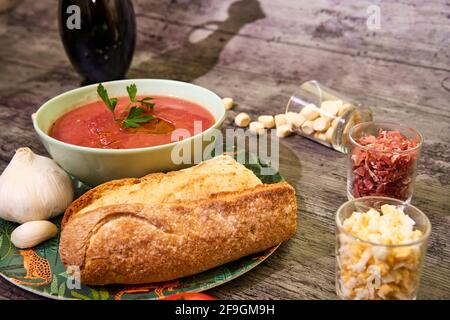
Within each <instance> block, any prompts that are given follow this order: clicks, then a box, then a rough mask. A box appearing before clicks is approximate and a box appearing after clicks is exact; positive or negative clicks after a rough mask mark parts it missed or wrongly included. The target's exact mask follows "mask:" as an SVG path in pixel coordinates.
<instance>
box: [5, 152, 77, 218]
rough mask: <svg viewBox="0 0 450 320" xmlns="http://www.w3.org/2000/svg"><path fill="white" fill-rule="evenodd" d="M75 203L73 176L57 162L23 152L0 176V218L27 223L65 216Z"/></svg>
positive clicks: (15, 156) (17, 153)
mask: <svg viewBox="0 0 450 320" xmlns="http://www.w3.org/2000/svg"><path fill="white" fill-rule="evenodd" d="M72 200H73V186H72V181H71V179H70V177H69V175H68V174H67V173H66V172H65V171H64V170H63V169H61V168H60V167H59V166H58V165H57V164H56V162H55V161H53V160H52V159H49V158H47V157H43V156H39V155H36V154H34V153H33V152H32V151H31V150H30V149H29V148H20V149H18V150H17V151H16V154H15V155H14V157H13V158H12V159H11V162H10V163H9V165H8V166H7V167H6V169H5V171H3V173H2V175H1V176H0V218H2V219H5V220H8V221H12V222H17V223H25V222H28V221H33V220H47V219H50V218H52V217H55V216H57V215H58V214H61V213H62V212H64V210H65V209H66V208H67V207H68V206H69V204H70V203H71V202H72Z"/></svg>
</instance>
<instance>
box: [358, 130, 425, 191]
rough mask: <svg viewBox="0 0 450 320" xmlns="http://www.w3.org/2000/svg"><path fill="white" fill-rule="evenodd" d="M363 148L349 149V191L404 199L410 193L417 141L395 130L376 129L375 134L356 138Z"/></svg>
mask: <svg viewBox="0 0 450 320" xmlns="http://www.w3.org/2000/svg"><path fill="white" fill-rule="evenodd" d="M356 142H357V143H358V144H359V145H361V146H363V148H361V147H359V146H356V147H354V148H353V150H352V156H351V161H352V172H353V174H352V181H351V182H352V194H353V196H354V197H355V198H358V197H363V196H372V195H377V196H387V197H392V198H397V199H401V200H407V199H408V198H409V197H410V196H411V194H412V184H413V182H414V176H415V171H416V163H417V156H418V150H411V151H408V152H404V151H407V150H410V149H413V148H414V147H416V146H417V144H418V141H416V140H414V139H408V138H406V137H405V136H404V135H402V134H401V133H400V132H399V131H388V130H380V132H379V133H378V135H377V136H373V135H368V136H363V137H361V138H359V139H356Z"/></svg>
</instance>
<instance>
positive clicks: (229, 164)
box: [61, 156, 261, 228]
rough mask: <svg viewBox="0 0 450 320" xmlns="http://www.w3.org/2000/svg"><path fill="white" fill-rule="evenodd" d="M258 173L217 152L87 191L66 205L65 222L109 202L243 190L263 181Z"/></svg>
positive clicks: (206, 195)
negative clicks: (184, 165) (190, 164)
mask: <svg viewBox="0 0 450 320" xmlns="http://www.w3.org/2000/svg"><path fill="white" fill-rule="evenodd" d="M260 184H261V181H260V180H259V179H258V177H256V176H255V175H254V173H253V172H252V171H251V170H249V169H247V168H246V167H245V166H243V165H241V164H240V163H238V162H237V161H235V160H234V159H233V158H231V157H229V156H217V157H215V158H213V159H210V160H207V161H204V162H202V163H200V164H198V165H196V166H194V167H191V168H187V169H183V170H179V171H173V172H168V173H166V174H164V173H153V174H150V175H147V176H145V177H143V178H141V179H120V180H114V181H110V182H107V183H104V184H102V185H99V186H97V187H96V188H93V189H91V190H89V191H88V192H86V193H85V194H84V195H82V196H81V197H79V198H78V199H77V200H75V201H74V202H72V204H71V205H70V206H69V207H68V208H67V209H66V212H65V214H64V218H63V220H62V222H61V225H62V227H63V228H64V227H65V225H66V223H67V222H68V221H69V220H70V219H71V218H72V217H74V216H75V215H77V214H78V213H83V212H87V211H91V210H94V209H96V208H100V207H103V206H107V205H113V204H128V203H143V204H146V203H168V202H177V201H185V200H200V199H208V198H209V197H210V196H211V195H213V194H215V193H218V192H223V191H239V190H245V189H248V188H252V187H255V186H257V185H260Z"/></svg>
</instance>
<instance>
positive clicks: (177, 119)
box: [49, 96, 215, 149]
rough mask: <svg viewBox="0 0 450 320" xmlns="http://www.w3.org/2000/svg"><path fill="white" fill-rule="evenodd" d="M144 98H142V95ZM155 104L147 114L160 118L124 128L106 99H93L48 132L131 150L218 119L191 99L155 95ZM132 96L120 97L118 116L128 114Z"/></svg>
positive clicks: (77, 141)
mask: <svg viewBox="0 0 450 320" xmlns="http://www.w3.org/2000/svg"><path fill="white" fill-rule="evenodd" d="M142 98H143V97H142ZM153 98H154V100H152V101H151V102H152V103H154V104H155V106H154V108H153V109H150V110H149V111H148V112H146V114H151V115H154V116H155V117H157V118H156V119H155V120H151V121H150V122H149V123H148V124H144V125H142V127H140V128H124V127H123V125H122V123H121V121H115V120H114V116H113V114H112V112H111V111H109V109H108V108H107V107H106V105H105V104H104V103H103V101H101V100H99V101H96V102H92V103H89V104H86V105H84V106H81V107H79V108H76V109H74V110H72V111H69V112H68V113H66V114H65V115H63V116H62V117H61V118H59V119H58V120H56V122H55V123H54V124H53V126H52V127H51V129H50V132H49V135H50V136H51V137H53V138H55V139H57V140H60V141H63V142H67V143H70V144H74V145H77V146H84V147H91V148H103V149H130V148H143V147H150V146H158V145H162V144H167V143H171V142H173V141H172V138H171V136H172V132H173V130H175V129H186V130H188V131H189V133H190V135H191V136H192V135H194V121H200V122H201V130H198V129H197V132H195V134H197V133H198V131H205V130H206V129H208V128H210V127H211V126H212V125H213V124H214V122H215V120H214V117H213V116H212V115H211V113H209V111H208V110H206V109H205V108H203V107H202V106H200V105H198V104H195V103H193V102H190V101H186V100H182V99H177V98H172V97H158V96H156V97H155V96H153ZM129 107H130V106H129V98H128V97H121V98H119V102H118V104H117V107H116V110H115V115H116V118H118V119H123V118H124V117H126V115H127V112H128V110H129Z"/></svg>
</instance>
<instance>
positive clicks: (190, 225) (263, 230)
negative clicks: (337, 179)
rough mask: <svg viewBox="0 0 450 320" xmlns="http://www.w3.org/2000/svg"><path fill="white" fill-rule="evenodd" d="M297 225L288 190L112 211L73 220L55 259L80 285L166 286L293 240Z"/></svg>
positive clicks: (271, 188)
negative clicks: (75, 271)
mask: <svg viewBox="0 0 450 320" xmlns="http://www.w3.org/2000/svg"><path fill="white" fill-rule="evenodd" d="M296 219H297V204H296V198H295V191H294V189H293V188H292V187H291V186H290V185H289V184H287V183H286V182H281V183H277V184H270V185H259V186H256V187H253V188H250V189H247V190H245V191H238V192H225V193H220V194H216V195H214V196H213V197H212V198H211V199H207V200H195V201H188V202H180V203H170V204H169V203H165V204H164V203H155V204H146V205H143V204H125V205H111V206H106V207H101V208H98V209H95V210H93V211H89V212H84V213H81V214H77V215H76V216H74V217H73V218H72V219H71V220H70V221H69V222H68V223H67V224H66V227H65V228H64V230H63V231H62V234H61V241H60V248H59V252H60V255H61V259H62V261H63V263H64V264H65V265H66V266H69V265H75V266H79V267H80V270H81V281H82V282H83V283H85V284H90V285H105V284H112V283H121V284H140V283H151V282H160V281H168V280H173V279H177V278H180V277H184V276H189V275H192V274H196V273H199V272H202V271H204V270H207V269H210V268H213V267H216V266H219V265H222V264H224V263H227V262H230V261H234V260H237V259H239V258H241V257H243V256H247V255H249V254H252V253H256V252H260V251H262V250H265V249H268V248H270V247H273V246H275V245H277V244H279V243H280V242H283V241H285V240H287V239H289V238H290V237H291V236H292V235H293V234H294V233H295V231H296V221H297V220H296Z"/></svg>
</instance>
